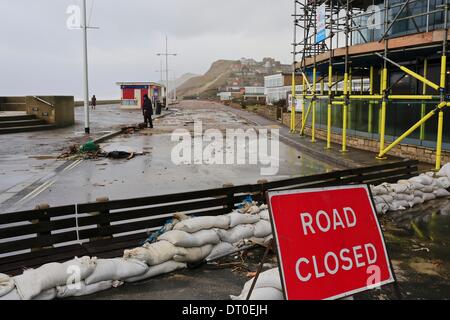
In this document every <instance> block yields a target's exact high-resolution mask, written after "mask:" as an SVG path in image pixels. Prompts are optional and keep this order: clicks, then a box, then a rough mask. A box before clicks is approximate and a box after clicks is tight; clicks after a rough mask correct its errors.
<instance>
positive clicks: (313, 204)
mask: <svg viewBox="0 0 450 320" xmlns="http://www.w3.org/2000/svg"><path fill="white" fill-rule="evenodd" d="M268 203H269V208H270V213H271V217H272V224H273V228H274V233H275V237H276V240H277V246H278V258H279V264H280V271H281V277H282V281H283V286H284V291H285V295H286V298H287V299H288V300H322V299H339V298H343V297H346V296H349V295H352V294H355V293H357V292H362V291H366V290H369V289H373V288H376V287H379V286H381V285H384V284H388V283H392V282H394V276H393V273H392V270H391V267H390V263H389V258H388V255H387V251H386V246H385V243H384V239H383V235H382V233H381V229H380V225H379V223H378V219H377V216H376V211H375V209H374V207H373V204H372V201H371V199H370V193H369V190H368V187H367V186H345V187H333V188H323V189H308V190H297V191H281V192H269V193H268Z"/></svg>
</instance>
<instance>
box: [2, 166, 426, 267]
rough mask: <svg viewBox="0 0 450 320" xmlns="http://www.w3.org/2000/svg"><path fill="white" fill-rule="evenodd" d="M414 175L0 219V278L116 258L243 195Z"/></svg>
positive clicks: (275, 185)
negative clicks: (155, 233)
mask: <svg viewBox="0 0 450 320" xmlns="http://www.w3.org/2000/svg"><path fill="white" fill-rule="evenodd" d="M417 173H418V162H417V161H413V160H405V161H401V162H396V163H389V164H383V165H377V166H372V167H366V168H357V169H348V170H341V171H334V172H329V173H323V174H318V175H313V176H305V177H297V178H291V179H286V180H281V181H273V182H267V183H259V184H253V185H241V186H232V187H227V188H218V189H211V190H201V191H193V192H184V193H178V194H170V195H161V196H151V197H145V198H136V199H126V200H114V201H105V202H98V203H86V204H77V205H69V206H62V207H55V208H48V209H41V210H31V211H24V212H13V213H5V214H0V272H3V273H9V274H17V273H20V272H21V271H22V269H23V268H30V267H36V266H39V265H42V264H43V263H47V262H50V261H65V260H67V259H71V258H73V257H74V256H77V255H78V256H81V255H91V256H93V255H95V256H98V257H101V258H106V257H115V256H119V255H121V253H122V251H123V249H125V248H130V247H133V246H137V245H140V244H142V241H144V240H145V238H146V237H147V231H148V230H155V229H158V228H160V227H161V226H162V225H164V224H165V222H166V221H167V220H168V219H170V218H171V217H172V216H173V214H175V213H177V212H183V213H186V214H188V215H193V216H203V215H213V216H214V215H222V214H225V213H228V212H230V211H231V210H233V208H234V206H235V204H237V203H241V202H242V199H243V197H245V196H247V195H252V197H253V199H255V200H257V201H264V200H265V199H264V195H265V192H266V191H268V190H287V189H295V188H311V187H325V186H335V185H345V184H366V183H370V184H379V183H382V182H394V181H398V180H400V179H406V178H410V177H412V176H414V175H416V174H417Z"/></svg>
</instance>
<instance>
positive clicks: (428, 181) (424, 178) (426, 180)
mask: <svg viewBox="0 0 450 320" xmlns="http://www.w3.org/2000/svg"><path fill="white" fill-rule="evenodd" d="M409 181H412V182H418V183H421V184H423V185H425V186H429V185H432V184H433V182H434V179H433V178H432V177H430V176H429V175H427V174H421V175H420V176H417V177H413V178H411V179H409Z"/></svg>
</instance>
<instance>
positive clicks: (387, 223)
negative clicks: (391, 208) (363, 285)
mask: <svg viewBox="0 0 450 320" xmlns="http://www.w3.org/2000/svg"><path fill="white" fill-rule="evenodd" d="M449 212H450V199H439V200H433V201H430V202H428V203H425V204H423V205H420V206H417V207H415V208H413V209H410V210H406V211H398V212H391V213H389V214H388V215H386V216H384V217H382V218H381V222H382V226H383V229H384V235H385V238H386V245H387V247H388V252H389V256H390V258H391V260H392V264H393V266H394V271H395V274H396V276H397V279H398V282H399V285H400V288H401V292H402V295H403V298H405V299H448V298H449V297H450V214H449ZM381 292H382V293H383V294H387V296H389V297H390V298H391V299H395V298H396V297H395V294H394V292H393V290H392V286H385V287H384V288H383V290H382V291H381ZM362 296H363V297H368V296H370V297H372V298H376V296H375V293H373V292H372V293H366V294H363V295H362Z"/></svg>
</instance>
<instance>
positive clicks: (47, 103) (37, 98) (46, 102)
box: [32, 96, 55, 108]
mask: <svg viewBox="0 0 450 320" xmlns="http://www.w3.org/2000/svg"><path fill="white" fill-rule="evenodd" d="M32 97H33V98H34V99H36V100H37V101H39V102H42V103H44V104H46V105H48V106H50V107H52V108H54V107H55V106H54V105H53V104H51V103H50V102H48V101H45V100H44V99H41V98H39V97H37V96H32Z"/></svg>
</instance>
